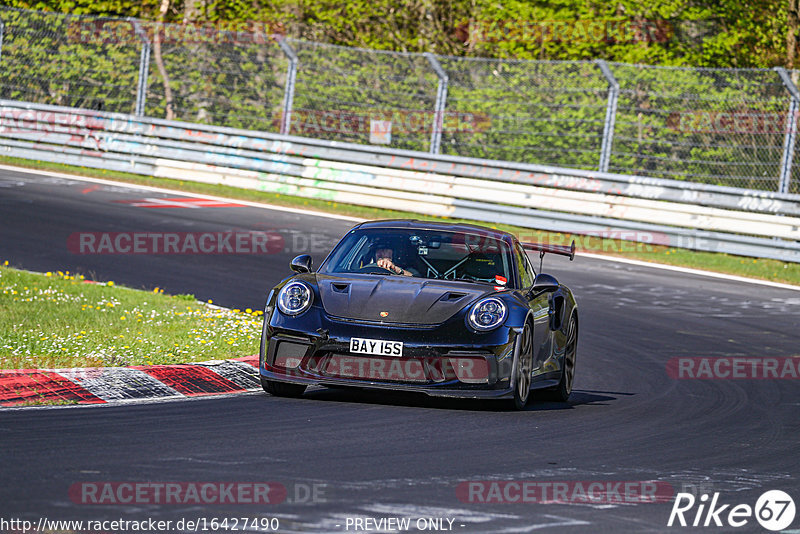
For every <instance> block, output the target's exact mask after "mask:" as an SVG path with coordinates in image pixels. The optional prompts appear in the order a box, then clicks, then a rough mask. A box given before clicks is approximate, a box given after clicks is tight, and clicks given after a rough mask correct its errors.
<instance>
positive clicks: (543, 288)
mask: <svg viewBox="0 0 800 534" xmlns="http://www.w3.org/2000/svg"><path fill="white" fill-rule="evenodd" d="M557 289H558V280H556V278H555V277H554V276H551V275H549V274H546V273H540V274H537V275H536V279H535V280H534V281H533V288H532V291H533V293H534V294H536V295H538V294H540V293H549V292H552V291H555V290H557Z"/></svg>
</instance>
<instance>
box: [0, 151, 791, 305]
mask: <svg viewBox="0 0 800 534" xmlns="http://www.w3.org/2000/svg"><path fill="white" fill-rule="evenodd" d="M0 169H2V170H7V171H13V172H22V173H27V174H38V175H43V176H52V177H54V178H65V179H68V180H78V181H83V182H91V183H96V184H103V185H110V186H116V187H120V186H122V187H128V188H131V189H138V190H141V191H153V192H156V193H167V194H177V195H180V196H191V197H196V198H206V199H209V200H218V201H223V202H238V203H239V204H243V205H245V206H250V207H252V208H261V209H267V210H273V211H283V212H287V213H296V214H299V215H309V216H313V217H325V218H328V219H337V220H340V221H350V222H353V223H360V222H364V221H366V220H367V219H362V218H359V217H350V216H347V215H337V214H335V213H324V212H321V211H313V210H303V209H299V208H289V207H285V206H273V205H271V204H264V203H261V202H251V201H249V200H239V199H235V198H227V197H218V196H213V195H203V194H199V193H189V192H186V191H178V190H175V189H166V188H163V187H153V186H149V185H139V184H131V183H127V182H115V181H113V180H104V179H101V178H90V177H88V176H78V175H75V174H65V173H59V172H51V171H37V170H35V169H27V168H24V167H14V166H11V165H0ZM577 256H578V257H581V258H592V259H596V260H602V261H611V262H616V263H625V264H628V265H636V266H639V267H650V268H651V269H661V270H664V271H674V272H680V273H685V274H693V275H697V276H706V277H709V278H718V279H721V280H728V281H731V282H740V283H745V284H755V285H761V286H768V287H775V288H778V289H789V290H792V291H800V286H794V285H791V284H782V283H780V282H770V281H768V280H757V279H755V278H746V277H744V276H736V275H732V274H724V273H715V272H713V271H704V270H702V269H691V268H689V267H676V266H674V265H666V264H663V263H654V262H649V261H641V260H630V259H626V258H618V257H616V256H604V255H602V254H592V253H589V252H581V253H579V254H578V255H577Z"/></svg>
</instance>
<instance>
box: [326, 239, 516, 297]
mask: <svg viewBox="0 0 800 534" xmlns="http://www.w3.org/2000/svg"><path fill="white" fill-rule="evenodd" d="M510 256H511V254H510V250H509V247H508V246H507V245H506V243H505V242H503V241H501V240H498V239H494V238H491V237H487V236H482V235H478V234H470V233H465V232H448V231H439V230H416V229H393V228H372V229H363V230H362V229H357V230H353V231H352V232H350V233H349V234H347V235H346V236H345V237H344V238H343V239H342V241H341V242H340V243H339V244H338V245H337V246H336V248H335V249H334V250H333V252H332V253H331V255H330V257H329V258H328V260H327V261H326V262H325V264H324V265H323V266H322V267H321V269H320V272H323V273H328V274H343V273H348V274H352V273H360V274H385V275H390V274H403V275H406V276H415V277H420V278H431V279H439V280H468V281H473V282H485V283H487V284H493V285H498V284H499V285H505V284H506V283H507V281H509V282H508V284H509V285H511V284H512V282H510V281H511V280H513V274H512V273H513V271H512V268H511V261H510Z"/></svg>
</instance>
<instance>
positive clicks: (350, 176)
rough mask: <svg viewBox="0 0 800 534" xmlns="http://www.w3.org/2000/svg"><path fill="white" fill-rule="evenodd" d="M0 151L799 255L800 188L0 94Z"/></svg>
mask: <svg viewBox="0 0 800 534" xmlns="http://www.w3.org/2000/svg"><path fill="white" fill-rule="evenodd" d="M0 154H5V155H10V156H15V157H20V158H26V159H35V160H42V161H51V162H60V163H68V164H72V165H82V166H86V167H95V168H103V169H112V170H119V171H126V172H131V173H137V174H145V175H153V176H160V177H166V178H179V179H182V180H194V181H199V182H206V183H216V184H227V185H232V186H235V187H243V188H248V189H258V190H263V191H271V192H276V193H282V194H290V195H298V196H304V197H313V198H322V199H328V200H332V201H336V202H342V203H352V204H359V205H365V206H374V207H381V208H391V209H395V210H401V211H410V212H417V213H423V214H429V215H440V216H449V217H458V218H468V219H475V220H480V221H485V222H494V223H508V224H514V225H518V226H522V227H528V228H537V229H543V230H551V231H558V232H567V233H577V234H588V235H608V234H612V235H620V232H623V233H624V235H626V236H629V237H630V238H631V239H634V240H638V241H645V242H652V243H657V244H663V245H668V246H673V247H680V248H689V249H694V250H705V251H712V252H726V253H731V254H739V255H744V256H753V257H763V258H774V259H780V260H785V261H794V262H800V244H799V243H798V240H800V195H790V194H781V193H768V192H760V191H748V190H741V189H734V188H729V187H720V186H713V185H704V184H695V183H686V182H680V181H673V180H663V179H653V178H646V177H639V176H624V175H615V174H608V173H599V172H591V171H583V170H575V169H561V168H553V167H545V166H538V165H530V164H519V163H513V162H504V161H490V160H479V159H471V158H461V157H453V156H435V155H431V154H427V153H423V152H412V151H400V150H392V149H385V148H375V147H372V146H364V145H352V144H343V143H337V142H332V141H321V140H316V139H308V138H300V137H291V136H281V135H277V134H269V133H263V132H254V131H247V130H236V129H232V128H222V127H215V126H207V125H199V124H189V123H181V122H175V121H165V120H160V119H148V118H141V117H135V116H132V115H123V114H115V113H105V112H98V111H91V110H83V109H76V108H64V107H58V106H49V105H41V104H32V103H25V102H16V101H8V100H0Z"/></svg>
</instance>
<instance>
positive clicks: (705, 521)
mask: <svg viewBox="0 0 800 534" xmlns="http://www.w3.org/2000/svg"><path fill="white" fill-rule="evenodd" d="M794 516H795V505H794V500H793V499H792V498H791V497H790V496H789V494H788V493H786V492H783V491H780V490H770V491H767V492H765V493H764V494H762V495H761V496H760V497H759V498H758V500H757V501H756V505H755V507H752V506H750V505H749V504H736V505H731V504H721V503H720V502H719V492H716V493H714V495H713V497H711V498H710V501H709V496H708V494H705V493H704V494H703V495H701V496H700V498H699V499H698V498H695V496H694V495H692V494H691V493H678V495H676V496H675V502H674V503H673V505H672V511H671V512H670V514H669V521H667V526H668V527H671V526H681V527H686V526H692V527H710V526H717V527H721V526H725V525H727V526H731V527H734V528H739V527H743V526H745V525H747V524H748V523H750V522H751V520H752V519H753V518H754V517H755V520H756V521H758V523H759V524H760V525H761V526H762V527H764V528H765V529H767V530H772V531H779V530H784V529H785V528H787V527H788V526H789V525H791V524H792V521H794ZM748 530H749V529H748Z"/></svg>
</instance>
